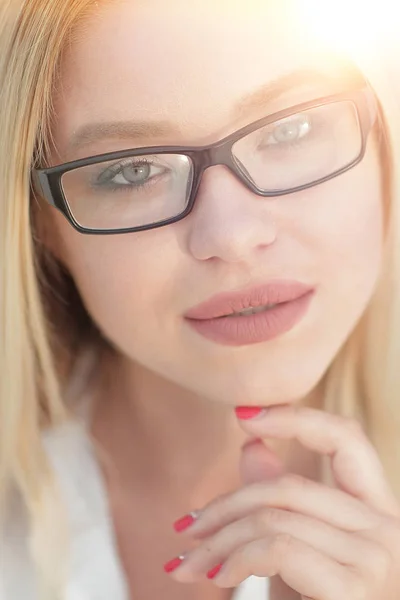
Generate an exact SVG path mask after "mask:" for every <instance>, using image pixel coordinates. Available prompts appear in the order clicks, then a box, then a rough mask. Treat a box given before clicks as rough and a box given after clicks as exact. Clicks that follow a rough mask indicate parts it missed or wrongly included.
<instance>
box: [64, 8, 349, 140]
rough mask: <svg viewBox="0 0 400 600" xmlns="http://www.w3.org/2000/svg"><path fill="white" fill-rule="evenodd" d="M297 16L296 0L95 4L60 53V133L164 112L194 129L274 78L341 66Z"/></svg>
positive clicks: (215, 124)
mask: <svg viewBox="0 0 400 600" xmlns="http://www.w3.org/2000/svg"><path fill="white" fill-rule="evenodd" d="M300 17H301V4H300V1H299V0H279V1H278V0H270V1H268V0H235V1H232V0H229V1H228V0H218V1H215V0H190V3H188V2H187V0H168V2H165V0H114V1H113V2H105V3H98V5H97V8H96V10H95V11H94V12H93V14H91V16H90V18H88V19H87V20H86V21H85V22H84V23H82V25H81V27H80V29H78V30H77V32H76V33H77V35H76V36H75V38H74V43H73V44H72V45H70V46H69V47H68V49H67V50H66V52H65V55H64V60H63V64H62V79H61V81H62V87H60V88H59V93H58V94H57V96H56V99H55V105H56V110H57V112H58V116H59V119H58V120H56V122H57V127H56V132H55V133H56V135H55V138H56V141H57V142H58V144H59V145H60V146H61V147H62V146H63V144H65V143H66V141H67V139H68V137H69V136H70V135H71V133H73V132H75V131H76V130H77V129H78V128H79V127H81V126H82V125H83V124H85V123H87V122H88V121H104V120H115V121H118V120H124V121H126V120H129V119H135V120H138V119H139V120H146V119H152V120H154V119H158V120H165V119H168V120H169V121H174V122H175V123H177V124H179V127H180V128H181V129H182V130H185V129H188V128H190V134H191V135H193V136H197V137H198V138H201V137H204V138H205V137H206V135H207V134H208V133H209V132H217V131H219V130H220V129H221V128H223V127H225V125H226V124H227V122H228V119H229V111H230V109H231V107H232V104H233V103H235V102H236V101H237V100H238V99H239V98H241V97H242V96H243V95H246V94H250V93H252V92H253V91H254V90H255V89H257V88H259V87H261V86H263V85H265V84H267V83H268V82H269V81H273V80H275V79H277V78H280V77H282V76H284V75H286V74H288V73H291V72H292V71H296V70H301V69H310V68H312V69H315V70H318V71H320V72H321V73H326V72H329V71H330V70H332V71H335V70H336V69H337V68H338V65H340V63H341V61H340V59H339V58H338V56H335V55H334V54H332V53H331V52H330V51H329V50H328V49H327V48H322V47H321V45H320V44H319V45H317V44H316V42H314V40H313V38H312V36H311V33H310V31H309V30H308V29H307V19H302V18H300ZM163 141H167V140H163ZM169 141H170V142H172V141H173V142H177V143H178V142H179V141H183V140H169ZM186 141H188V140H186Z"/></svg>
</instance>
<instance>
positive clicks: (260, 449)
mask: <svg viewBox="0 0 400 600" xmlns="http://www.w3.org/2000/svg"><path fill="white" fill-rule="evenodd" d="M239 469H240V475H241V478H242V481H243V483H244V484H245V485H246V484H250V483H257V482H258V481H265V480H268V479H275V478H276V477H279V476H281V475H283V473H284V472H285V467H284V464H283V461H282V460H281V459H280V458H278V456H277V455H276V454H275V453H274V452H273V451H272V450H271V449H270V448H268V446H267V445H266V444H265V443H264V442H263V440H260V439H253V440H250V441H249V442H247V443H246V444H244V446H243V447H242V454H241V457H240V464H239Z"/></svg>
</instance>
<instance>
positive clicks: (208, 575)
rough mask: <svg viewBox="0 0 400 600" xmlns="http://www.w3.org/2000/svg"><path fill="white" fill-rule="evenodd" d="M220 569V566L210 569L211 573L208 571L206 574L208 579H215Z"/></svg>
mask: <svg viewBox="0 0 400 600" xmlns="http://www.w3.org/2000/svg"><path fill="white" fill-rule="evenodd" d="M221 569H222V564H221V565H217V566H216V567H214V568H213V569H211V571H208V573H207V577H208V579H214V577H216V576H217V575H218V573H219V572H220V570H221Z"/></svg>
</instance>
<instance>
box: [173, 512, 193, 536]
mask: <svg viewBox="0 0 400 600" xmlns="http://www.w3.org/2000/svg"><path fill="white" fill-rule="evenodd" d="M196 519H197V515H196V513H193V512H192V513H189V514H188V515H185V516H184V517H182V518H181V519H178V520H177V521H175V523H174V529H175V531H176V532H177V533H181V532H182V531H185V530H186V529H189V527H191V526H192V525H193V523H194V522H195V521H196Z"/></svg>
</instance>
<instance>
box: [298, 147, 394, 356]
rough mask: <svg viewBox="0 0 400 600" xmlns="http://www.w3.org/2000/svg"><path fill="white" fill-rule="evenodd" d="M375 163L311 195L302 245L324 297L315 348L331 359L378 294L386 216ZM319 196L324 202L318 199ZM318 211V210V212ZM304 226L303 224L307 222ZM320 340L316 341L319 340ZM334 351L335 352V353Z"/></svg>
mask: <svg viewBox="0 0 400 600" xmlns="http://www.w3.org/2000/svg"><path fill="white" fill-rule="evenodd" d="M382 187H383V186H382V182H381V178H380V176H379V166H378V163H377V160H376V157H374V155H373V154H372V152H371V153H370V154H368V155H367V156H366V157H365V160H364V161H363V163H361V164H360V165H359V166H358V167H356V168H355V169H353V170H351V171H349V172H348V173H346V174H344V175H342V176H340V177H337V178H336V179H334V180H332V181H331V182H328V184H325V185H323V186H321V189H320V190H319V191H318V189H317V188H314V189H313V190H312V194H311V195H310V197H309V198H308V200H307V202H309V203H310V205H311V203H313V202H314V206H315V210H314V211H311V210H309V211H308V212H307V215H308V216H309V222H308V225H307V227H305V228H304V231H307V232H308V237H307V239H303V243H304V245H305V246H306V247H308V248H309V251H310V252H312V254H313V256H314V264H315V265H316V269H317V273H316V279H317V281H318V287H319V294H318V300H319V301H318V302H317V303H316V306H315V317H316V321H315V323H316V325H317V326H316V327H315V329H314V331H313V336H311V337H310V347H312V344H313V343H314V344H315V348H317V349H318V351H321V355H322V354H323V353H324V348H325V350H326V358H328V355H329V353H330V354H331V358H332V357H333V355H334V354H335V352H336V350H338V349H339V348H340V346H341V345H342V343H343V342H344V341H345V339H346V338H347V337H348V335H349V334H350V333H351V331H352V330H353V328H354V327H355V325H356V323H357V321H358V320H359V318H360V317H361V316H362V314H363V312H364V311H365V309H366V307H367V305H368V303H369V302H370V300H371V297H372V295H373V293H374V290H375V287H376V284H377V281H378V278H379V274H380V269H381V261H382V249H383V241H384V240H383V236H384V210H383V192H382ZM318 195H319V196H318ZM317 207H318V209H317ZM303 222H304V221H303ZM314 336H315V338H314ZM332 349H333V350H334V352H332Z"/></svg>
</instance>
